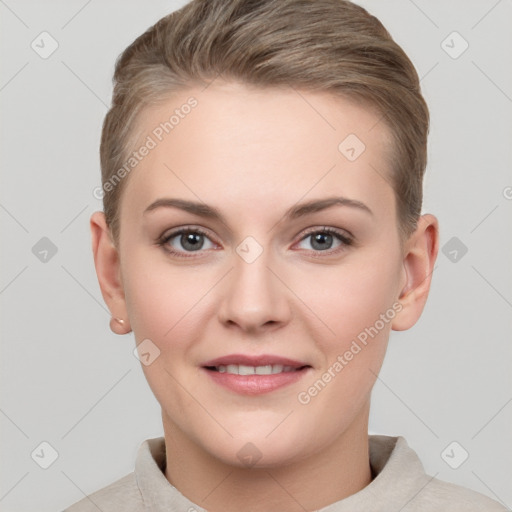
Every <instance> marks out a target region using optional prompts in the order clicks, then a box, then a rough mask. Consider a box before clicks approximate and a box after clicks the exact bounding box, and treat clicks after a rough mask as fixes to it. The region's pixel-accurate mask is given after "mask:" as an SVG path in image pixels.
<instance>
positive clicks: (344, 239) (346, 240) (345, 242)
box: [157, 226, 354, 258]
mask: <svg viewBox="0 0 512 512" xmlns="http://www.w3.org/2000/svg"><path fill="white" fill-rule="evenodd" d="M190 233H193V234H198V235H202V236H204V237H206V238H208V239H210V237H209V235H208V233H206V232H205V231H203V230H202V229H201V228H195V227H194V228H181V229H178V230H177V231H173V232H172V233H169V234H164V235H162V237H160V238H159V239H158V241H157V245H159V246H160V247H162V249H163V250H164V251H166V252H167V253H169V254H172V255H173V256H177V257H178V258H194V257H196V256H195V255H194V254H193V253H194V252H198V253H199V252H201V250H199V251H188V254H190V255H187V256H185V254H186V253H187V252H185V254H184V253H183V252H182V251H175V250H174V249H170V248H169V247H166V244H168V243H169V241H170V240H172V239H173V238H175V237H177V236H179V235H184V234H190ZM319 233H321V234H329V235H333V236H334V237H335V238H337V239H338V240H339V241H340V242H341V243H342V245H341V246H340V247H338V248H337V249H331V250H326V251H314V250H313V251H310V252H311V253H312V256H313V257H316V258H318V257H322V255H325V254H326V255H333V254H337V253H338V252H340V251H343V250H346V248H347V247H350V246H351V245H353V244H354V240H353V238H352V236H348V235H346V234H345V233H344V232H342V231H340V230H338V229H334V228H330V227H327V226H325V227H323V228H321V229H318V228H313V229H311V230H309V231H306V233H304V236H303V237H302V238H301V239H300V240H299V242H302V241H303V240H306V238H308V237H309V236H311V235H314V234H319Z"/></svg>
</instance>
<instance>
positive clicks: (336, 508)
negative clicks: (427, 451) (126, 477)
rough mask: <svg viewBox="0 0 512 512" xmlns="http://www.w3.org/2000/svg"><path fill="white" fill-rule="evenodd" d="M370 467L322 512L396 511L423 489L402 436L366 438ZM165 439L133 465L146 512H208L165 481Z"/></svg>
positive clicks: (147, 446)
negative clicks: (356, 486)
mask: <svg viewBox="0 0 512 512" xmlns="http://www.w3.org/2000/svg"><path fill="white" fill-rule="evenodd" d="M369 447H370V466H371V468H372V474H373V475H374V476H375V477H374V479H373V480H372V482H371V483H370V484H369V485H368V486H366V487H365V488H364V489H362V490H361V491H359V492H357V493H356V494H353V495H352V496H349V497H347V498H345V499H343V500H341V501H338V502H336V503H333V504H331V505H328V506H327V507H324V508H323V509H321V512H349V511H353V510H356V509H357V510H365V511H366V512H382V511H386V510H399V509H401V508H402V507H404V506H405V505H406V504H407V503H408V502H409V501H412V500H413V499H414V497H415V496H416V495H417V494H418V493H419V492H420V491H421V490H422V489H423V487H425V486H426V485H427V484H428V482H429V481H430V478H428V477H427V475H425V472H424V469H423V466H422V464H421V462H420V460H419V458H418V456H417V455H416V453H415V452H414V451H413V450H412V449H411V448H409V446H408V444H407V442H406V441H405V439H404V438H403V437H389V436H381V435H371V436H369ZM165 464H166V460H165V439H164V438H163V437H157V438H153V439H147V440H146V441H144V442H143V443H142V444H141V446H140V448H139V452H138V455H137V460H136V462H135V478H136V481H137V485H138V487H139V490H140V492H141V495H142V499H143V501H144V506H145V507H146V510H149V511H151V512H163V511H166V512H168V511H171V510H172V511H177V512H191V511H194V512H207V511H206V509H203V508H201V507H199V506H198V505H196V504H195V503H193V502H192V501H190V500H189V499H187V498H186V497H185V496H183V495H182V494H181V493H180V492H179V491H178V489H176V488H175V487H174V486H173V485H171V484H170V483H169V481H168V480H167V479H166V478H165V474H164V471H165Z"/></svg>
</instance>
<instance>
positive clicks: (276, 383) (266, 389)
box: [201, 354, 312, 395]
mask: <svg viewBox="0 0 512 512" xmlns="http://www.w3.org/2000/svg"><path fill="white" fill-rule="evenodd" d="M229 364H242V365H247V366H267V365H277V364H280V365H283V366H291V367H292V368H296V370H295V371H290V372H282V373H275V374H271V375H234V374H231V373H220V372H218V371H215V370H211V369H209V367H210V368H211V367H212V366H221V365H225V366H227V365H229ZM201 369H202V371H204V372H205V373H206V375H207V376H208V377H209V378H210V379H212V381H213V382H214V383H216V384H217V385H220V386H222V387H224V388H227V389H229V390H231V391H234V392H235V393H238V394H242V395H261V394H264V393H270V392H272V391H276V390H277V389H281V388H283V387H285V386H288V385H291V384H293V383H295V382H297V381H299V380H301V379H302V378H303V377H304V376H305V375H306V374H309V372H310V371H311V370H312V368H311V365H308V364H307V363H305V362H301V361H297V360H294V359H289V358H287V357H281V356H274V355H259V356H248V355H244V354H231V355H228V356H223V357H219V358H216V359H212V360H210V361H207V362H206V363H204V364H203V365H202V368H201Z"/></svg>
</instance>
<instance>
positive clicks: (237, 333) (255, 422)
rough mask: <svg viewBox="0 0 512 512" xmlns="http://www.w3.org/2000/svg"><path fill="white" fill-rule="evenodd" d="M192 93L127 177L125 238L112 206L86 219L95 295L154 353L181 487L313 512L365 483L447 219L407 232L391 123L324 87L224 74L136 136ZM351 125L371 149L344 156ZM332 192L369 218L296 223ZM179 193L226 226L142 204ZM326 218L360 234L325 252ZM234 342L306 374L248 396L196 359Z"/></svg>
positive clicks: (214, 502)
mask: <svg viewBox="0 0 512 512" xmlns="http://www.w3.org/2000/svg"><path fill="white" fill-rule="evenodd" d="M190 96H194V97H195V98H196V99H197V101H198V105H197V107H196V108H195V109H193V110H192V111H191V113H190V114H189V115H187V116H186V117H185V118H184V119H182V120H180V123H179V125H177V126H176V127H175V128H174V129H173V131H172V132H171V133H170V134H168V135H167V136H166V137H165V138H164V140H163V141H162V142H160V143H159V144H158V145H157V147H156V148H154V149H152V150H151V152H150V153H149V154H148V155H147V156H146V157H145V158H144V159H143V160H142V161H141V162H140V163H139V164H138V166H137V167H136V169H135V170H134V171H132V173H131V174H130V175H129V177H128V178H126V179H127V182H126V183H125V189H124V191H123V195H122V200H121V204H120V210H119V211H120V219H121V220H120V226H121V229H120V237H119V241H118V244H117V245H116V244H114V243H113V242H112V240H111V237H110V234H109V230H108V227H107V225H106V223H105V219H104V215H103V213H101V212H96V213H95V214H93V216H92V218H91V230H92V238H93V252H94V258H95V265H96V270H97V275H98V279H99V283H100V287H101V291H102V294H103V297H104V299H105V302H106V303H107V305H108V307H109V309H110V311H111V313H112V316H113V317H114V318H118V319H122V320H123V321H124V323H123V324H120V323H119V322H117V321H114V320H113V321H112V323H111V326H112V329H113V330H114V331H115V332H117V333H119V334H125V333H127V332H129V331H130V330H133V332H134V335H135V338H136V342H137V343H140V342H142V341H143V340H144V339H150V340H151V342H152V343H154V344H155V345H156V346H157V347H158V349H159V350H160V355H159V357H157V358H156V359H155V360H154V361H153V362H152V363H151V364H150V365H148V366H145V365H142V369H143V371H144V373H145V376H146V378H147V380H148V383H149V385H150V387H151V389H152V391H153V392H154V394H155V396H156V398H157V400H158V401H159V403H160V404H161V407H162V420H163V427H164V436H165V442H166V450H167V467H166V470H165V476H166V478H167V479H168V480H169V482H170V483H172V484H173V485H174V486H175V487H176V488H177V489H178V490H179V491H180V492H181V493H182V494H184V495H185V496H186V497H188V498H189V499H190V500H192V501H193V502H194V503H196V504H198V505H199V506H201V507H204V508H207V509H208V510H210V511H221V510H222V511H228V512H229V511H235V510H241V509H243V508H245V507H246V506H247V503H251V510H255V511H259V510H261V511H264V510H265V511H266V510H283V511H295V510H314V509H318V508H321V507H324V506H327V505H328V504H330V503H334V502H336V501H338V500H341V499H343V498H345V497H347V496H350V495H351V494H354V493H356V492H358V491H359V490H361V489H362V488H364V487H365V486H366V485H368V484H369V483H370V481H371V470H370V466H369V458H368V434H367V431H368V412H369V406H370V393H371V389H372V386H373V384H374V382H375V380H376V375H377V374H378V372H379V370H380V367H381V365H382V362H383V358H384V355H385V351H386V346H387V341H388V337H389V333H390V330H391V329H395V330H404V329H408V328H410V327H411V326H413V325H414V324H415V322H416V321H417V320H418V318H419V316H420V315H421V312H422V310H423V307H424V305H425V301H426V299H427V295H428V291H429V288H430V280H431V274H432V270H433V266H434V263H435V259H436V256H437V251H438V224H437V220H436V218H435V217H434V216H432V215H429V214H426V215H423V216H422V217H421V218H420V220H419V222H418V228H417V229H416V231H415V232H414V233H413V234H412V235H411V236H410V237H409V238H408V239H407V240H405V241H402V240H401V239H400V236H399V231H398V220H397V214H396V202H395V196H394V192H393V189H392V188H391V186H390V183H389V177H390V175H391V170H390V168H389V166H388V163H387V162H388V156H389V149H390V138H389V132H388V129H387V127H386V126H385V124H384V123H383V122H379V118H380V116H379V115H378V114H377V113H375V112H372V111H371V110H369V109H366V108H364V107H362V106H358V105H356V104H354V103H352V102H349V101H348V100H346V99H340V98H339V97H337V98H335V97H333V96H331V95H329V94H327V93H312V92H305V91H302V92H300V93H299V92H298V91H295V90H293V89H291V88H290V89H281V90H277V89H265V90H264V89H255V88H248V87H247V86H244V85H240V84H236V83H229V82H228V83H226V82H222V81H220V80H216V81H215V82H214V83H213V84H212V85H210V86H209V87H208V88H207V89H205V90H202V89H199V88H194V87H191V88H190V89H189V90H187V91H182V92H180V93H176V94H174V95H173V96H172V98H170V99H169V100H168V101H167V102H166V103H165V104H164V105H160V106H159V107H154V108H152V109H148V110H147V111H145V112H144V115H143V116H142V117H141V119H140V120H139V127H140V129H141V133H142V134H143V135H142V136H141V140H142V139H144V138H145V137H146V136H147V135H148V134H151V132H152V130H154V128H155V127H156V126H158V125H159V124H160V123H161V122H162V121H164V120H165V119H166V118H168V115H166V113H167V112H172V111H173V110H174V109H175V108H179V107H180V105H183V104H184V103H185V102H186V101H187V98H189V97H190ZM348 134H356V135H357V136H358V137H359V138H360V139H361V140H362V141H363V142H364V144H365V145H366V149H365V151H364V152H363V153H362V154H361V155H360V156H359V157H358V158H357V159H356V160H355V161H352V162H351V161H349V160H348V159H347V158H346V157H345V156H344V155H343V154H342V153H341V152H340V151H339V150H338V145H339V144H340V142H341V141H342V140H344V139H345V137H347V135H348ZM333 196H343V197H347V198H350V199H353V200H357V201H360V202H361V203H364V204H365V205H366V206H367V207H368V208H369V209H370V210H371V213H369V212H367V211H365V210H363V209H362V208H356V207H351V206H346V205H345V206H333V207H331V208H328V209H325V210H322V211H318V212H314V213H310V214H308V215H305V216H303V217H299V218H297V219H295V220H288V219H287V218H286V217H285V212H286V211H287V210H288V209H289V208H291V207H293V206H296V205H297V203H298V202H301V203H302V202H306V201H310V200H313V199H322V198H327V197H333ZM169 197H172V198H181V199H186V200H191V201H199V202H203V203H206V204H207V205H209V206H212V207H215V208H217V209H218V210H219V211H220V212H221V213H222V215H223V216H224V219H225V221H224V222H219V221H217V220H212V219H208V218H203V217H200V216H197V215H195V214H191V213H189V212H185V211H182V210H179V209H176V208H165V207H162V208H157V209H154V210H152V211H150V212H147V213H144V210H145V209H146V208H147V207H148V206H149V205H150V204H151V203H153V202H154V201H155V200H157V199H161V198H169ZM326 226H327V227H330V228H333V229H337V230H339V231H340V232H341V233H342V234H345V235H346V234H347V233H350V234H351V236H352V237H353V243H352V244H351V245H345V244H344V243H343V242H340V241H339V240H338V239H337V238H336V237H335V236H333V237H332V239H331V238H329V237H328V238H327V240H326V242H327V245H325V244H324V246H323V247H326V250H321V248H320V249H319V248H318V245H316V244H315V241H314V237H313V236H311V235H312V232H313V233H314V232H322V229H323V228H324V227H326ZM179 227H191V228H192V227H200V228H202V229H203V230H204V231H206V232H207V235H208V236H207V237H205V238H201V237H199V241H200V242H201V241H203V246H202V248H201V250H199V251H193V250H191V249H190V246H185V247H184V246H183V245H182V244H181V243H180V235H178V236H176V237H174V238H173V239H172V240H171V241H169V242H168V243H167V247H171V248H174V249H175V250H177V251H181V253H182V254H185V255H188V256H191V257H179V256H173V255H172V254H170V253H169V252H167V251H166V250H165V248H164V247H162V246H160V245H158V243H157V241H158V239H159V237H161V236H162V235H163V234H165V233H169V232H170V231H171V230H172V229H173V228H179ZM308 235H309V236H308ZM248 236H251V237H253V238H254V239H255V240H256V241H257V243H258V244H259V245H260V247H261V249H262V251H263V252H262V253H261V255H260V256H259V257H258V258H257V259H256V260H255V261H254V262H252V263H248V262H246V261H245V260H244V259H243V258H241V257H240V256H239V254H238V253H237V251H236V248H237V247H238V246H239V244H240V243H241V242H242V241H243V240H244V239H245V238H246V237H248ZM187 249H188V252H187ZM393 304H395V306H397V305H398V306H399V308H401V309H400V311H399V312H398V313H397V314H396V315H395V316H394V318H393V319H392V320H391V321H389V322H388V323H386V324H385V326H384V328H382V329H381V330H380V331H379V333H378V335H376V336H375V337H373V339H371V341H370V342H369V343H368V344H367V345H366V346H364V348H363V349H362V350H361V351H360V352H359V353H357V355H355V356H354V357H353V359H352V360H351V361H350V362H348V364H347V365H346V366H344V367H343V369H342V370H341V371H339V372H338V373H336V376H335V377H334V378H332V379H331V380H330V382H329V383H328V384H327V385H326V386H325V388H323V389H322V390H321V392H319V393H318V394H317V395H316V396H314V397H312V398H311V400H310V401H309V403H307V404H302V403H300V402H299V401H298V399H297V397H298V394H299V393H300V392H303V391H305V390H306V391H307V390H308V388H309V387H310V386H311V385H312V384H314V382H315V381H317V380H318V379H319V378H321V376H322V375H323V374H324V373H325V372H326V371H328V369H329V367H332V365H333V363H334V362H335V361H336V359H337V357H338V356H339V355H340V354H341V355H343V354H344V353H345V352H346V351H347V350H348V349H349V348H350V346H351V343H352V341H353V340H355V339H356V338H357V336H358V334H360V333H361V332H362V331H364V329H365V328H368V327H370V326H373V325H375V324H376V321H377V320H378V319H379V315H381V314H383V313H385V312H386V311H388V310H389V309H390V308H392V306H393ZM233 353H238V354H240V353H242V354H251V355H255V354H273V355H280V356H284V357H288V358H292V359H296V360H299V361H302V362H305V363H306V364H309V365H311V367H312V368H311V369H310V370H308V372H307V373H306V375H305V376H304V377H303V378H302V379H301V380H299V381H298V382H296V383H293V384H291V385H289V386H286V387H284V388H281V389H279V390H276V391H273V392H271V393H266V394H262V395H256V396H247V395H239V394H237V393H235V392H233V391H231V390H227V389H224V388H223V387H220V386H219V385H217V384H215V383H214V382H213V381H212V380H211V378H210V377H209V376H208V375H207V374H206V373H205V371H204V370H202V369H201V366H202V363H204V362H206V361H208V360H210V359H213V358H217V357H220V356H224V355H228V354H233ZM247 443H252V445H254V446H255V447H256V448H257V450H258V453H259V454H260V455H261V458H260V459H259V460H258V461H257V463H256V464H255V465H253V466H251V467H248V466H247V465H246V464H245V463H244V462H243V461H241V460H240V459H239V457H238V456H237V453H238V452H239V450H240V449H242V447H244V446H245V445H246V444H247ZM255 496H258V497H259V498H258V500H255V499H254V497H255Z"/></svg>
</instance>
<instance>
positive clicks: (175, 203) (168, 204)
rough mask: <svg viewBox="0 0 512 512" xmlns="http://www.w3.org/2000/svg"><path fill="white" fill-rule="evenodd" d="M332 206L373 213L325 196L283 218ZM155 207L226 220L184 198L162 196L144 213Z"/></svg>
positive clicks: (361, 205) (212, 209)
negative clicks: (176, 209)
mask: <svg viewBox="0 0 512 512" xmlns="http://www.w3.org/2000/svg"><path fill="white" fill-rule="evenodd" d="M333 206H348V207H351V208H355V209H358V210H360V211H363V212H366V213H368V214H370V215H373V212H372V211H371V210H370V208H368V206H366V205H365V204H364V203H362V202H361V201H357V200H355V199H349V198H347V197H326V198H325V199H316V200H312V201H307V202H304V203H300V204H297V205H295V206H293V207H292V208H290V209H289V210H287V211H286V212H285V214H284V216H283V218H284V219H286V220H294V219H298V218H299V217H304V216H306V215H310V214H312V213H316V212H319V211H322V210H326V209H327V208H331V207H333ZM157 208H178V209H180V210H184V211H186V212H188V213H192V214H194V215H198V216H199V217H205V218H208V219H212V220H218V221H219V222H222V223H223V224H226V220H225V219H224V216H223V215H222V214H221V213H220V211H219V210H218V209H217V208H215V207H213V206H208V205H207V204H205V203H198V202H194V201H187V200H185V199H175V198H162V199H157V200H156V201H154V202H153V203H151V204H150V205H149V206H148V207H147V208H146V209H145V210H144V214H146V213H148V212H151V211H153V210H156V209H157Z"/></svg>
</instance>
